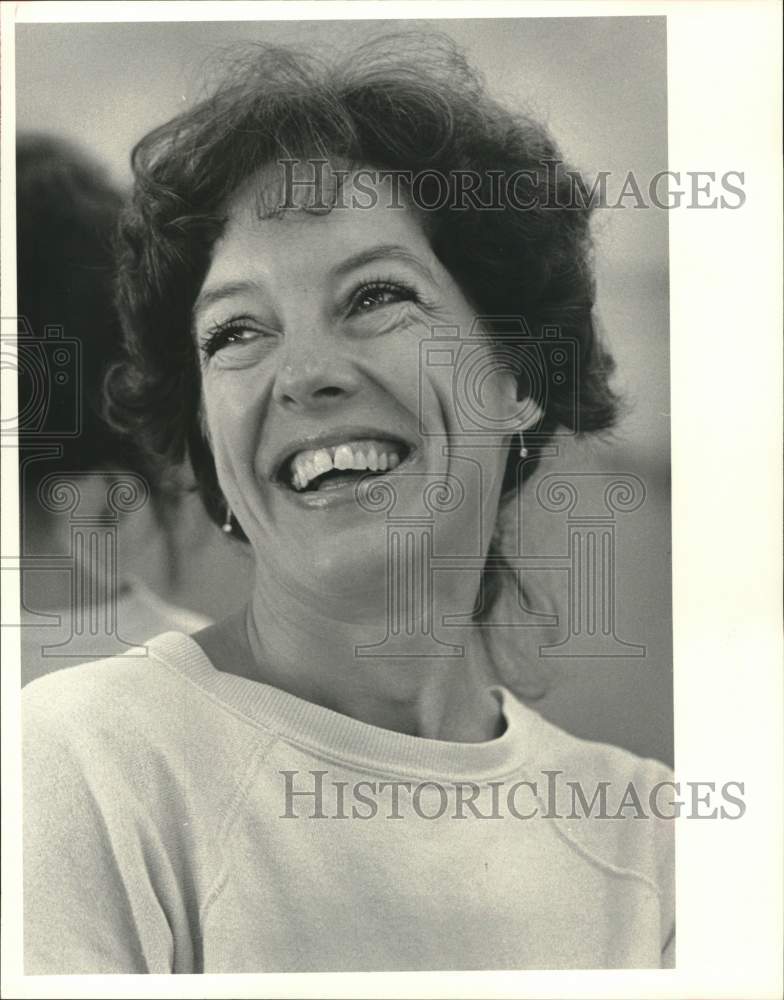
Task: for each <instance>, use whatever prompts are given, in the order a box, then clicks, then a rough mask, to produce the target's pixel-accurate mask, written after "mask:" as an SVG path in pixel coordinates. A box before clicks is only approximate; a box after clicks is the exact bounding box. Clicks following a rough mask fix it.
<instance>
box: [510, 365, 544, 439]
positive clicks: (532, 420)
mask: <svg viewBox="0 0 784 1000" xmlns="http://www.w3.org/2000/svg"><path fill="white" fill-rule="evenodd" d="M499 378H500V392H501V400H502V408H503V416H504V418H505V419H506V420H509V421H514V424H515V430H518V431H526V430H529V429H530V428H531V427H535V426H536V425H537V424H538V423H540V422H541V420H542V417H543V416H544V409H543V407H542V406H541V405H540V404H539V403H538V402H537V401H536V400H535V399H534V398H533V396H520V385H519V382H518V380H517V378H516V377H515V374H514V372H512V371H504V372H503V373H501V374H500V376H499Z"/></svg>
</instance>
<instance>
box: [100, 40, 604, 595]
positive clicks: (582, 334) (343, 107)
mask: <svg viewBox="0 0 784 1000" xmlns="http://www.w3.org/2000/svg"><path fill="white" fill-rule="evenodd" d="M310 157H321V158H327V159H328V160H331V161H333V162H334V161H337V162H340V163H346V164H349V165H357V166H360V165H361V166H369V167H375V168H379V169H385V170H395V171H410V172H411V173H412V174H413V175H416V174H421V173H422V172H423V171H429V172H432V174H435V173H437V174H438V175H440V176H456V174H457V172H458V171H462V172H472V173H473V174H474V175H475V176H476V177H478V178H479V186H478V187H476V188H475V189H474V194H475V197H476V199H477V203H476V204H475V205H473V206H472V204H471V200H470V199H466V201H465V203H464V204H463V205H461V207H460V208H459V209H455V208H450V207H449V205H448V204H447V205H445V206H444V207H443V208H440V209H439V208H436V209H434V210H433V211H431V212H429V213H428V217H427V227H428V234H429V237H430V241H431V245H432V247H433V250H434V252H435V254H436V255H437V256H438V258H439V260H440V261H441V263H442V264H443V265H444V267H445V268H446V269H447V270H448V271H449V272H450V273H451V275H452V276H453V277H454V279H455V280H456V282H457V283H458V285H459V286H460V287H461V289H462V291H463V293H464V295H465V296H466V298H467V300H468V301H470V302H471V303H472V305H473V306H474V307H475V308H476V310H477V313H478V314H481V315H483V316H488V315H491V316H506V317H510V316H511V317H523V318H524V319H525V323H526V326H527V328H528V330H529V331H530V332H531V333H532V335H533V336H534V337H537V336H538V335H539V334H540V332H541V331H542V329H543V328H559V329H560V334H561V337H562V338H568V339H570V340H571V341H572V342H573V343H574V344H575V345H576V349H575V355H574V359H573V360H574V363H573V366H572V369H573V370H572V371H571V372H569V373H568V374H567V377H565V378H564V379H563V382H562V384H561V386H560V387H559V386H556V385H551V386H550V391H549V393H548V396H547V399H546V401H545V413H544V418H543V420H542V422H541V424H540V425H539V426H538V427H537V428H535V429H534V430H535V433H534V435H533V437H532V438H531V441H532V443H535V444H538V445H540V444H544V443H545V442H546V440H547V439H548V437H549V436H550V435H551V434H552V433H553V431H554V430H555V429H556V428H557V427H558V426H559V425H560V426H563V425H566V426H567V427H569V428H570V429H572V430H574V431H580V432H585V431H596V430H601V429H604V428H607V427H609V426H610V425H611V424H612V422H613V419H614V416H615V407H616V399H615V396H614V395H613V393H612V391H611V390H610V388H609V385H608V378H609V375H610V373H611V370H612V363H611V359H610V357H609V356H608V354H607V353H606V352H605V350H604V349H603V348H602V346H601V344H600V343H599V340H598V339H597V334H596V330H595V326H594V319H593V315H592V309H593V305H594V297H595V290H594V281H593V273H592V264H591V246H590V236H589V214H590V206H589V205H588V204H587V203H585V200H583V201H580V200H579V199H578V200H577V201H575V197H574V195H575V188H574V182H573V177H574V175H572V179H571V180H570V178H569V175H568V174H567V173H566V172H565V171H564V170H555V171H554V170H553V169H552V167H553V164H554V163H558V162H560V156H559V152H558V149H557V147H556V145H555V143H554V142H553V140H552V139H551V138H550V136H549V135H548V134H547V132H546V131H545V130H544V129H543V128H542V126H541V125H539V124H538V123H537V122H535V121H533V120H532V119H531V118H529V117H526V116H525V115H522V114H513V113H511V112H510V111H508V110H506V109H505V108H503V107H502V106H500V105H499V104H498V103H496V102H495V101H494V100H492V99H491V98H489V97H488V96H487V95H486V94H485V92H484V89H483V85H482V82H481V80H480V78H479V77H478V75H477V74H476V73H475V72H473V71H472V70H471V69H470V67H469V66H468V65H467V63H466V61H465V59H464V58H463V56H462V55H461V54H460V52H459V51H458V50H457V49H456V48H455V46H454V44H453V43H452V42H451V40H449V39H448V38H445V37H444V36H441V35H425V36H423V35H421V34H419V35H406V36H399V35H395V36H391V37H390V36H384V37H381V38H377V39H375V40H373V41H372V42H370V43H367V44H365V45H364V46H362V47H361V48H359V49H358V50H356V51H354V52H352V53H351V55H350V56H349V57H348V58H346V59H344V60H340V61H337V62H333V63H331V64H327V63H326V62H322V61H321V60H319V59H317V58H315V57H313V56H307V55H303V54H300V53H297V52H293V51H292V50H290V49H285V48H277V47H268V46H252V47H251V48H249V49H248V50H247V51H246V50H243V51H242V52H241V53H240V54H239V55H236V56H235V57H234V58H233V59H232V63H231V70H230V72H229V73H228V74H227V75H226V76H225V78H224V79H223V81H222V82H221V83H220V85H219V86H218V87H217V89H216V90H215V91H214V93H213V94H212V95H211V96H210V97H208V98H207V99H205V100H203V101H202V102H201V103H200V104H198V105H197V106H196V107H194V108H192V109H191V110H189V111H186V112H184V113H183V114H181V115H179V116H178V117H176V118H174V119H173V120H172V121H170V122H168V123H166V124H165V125H162V126H161V127H159V128H157V129H155V130H154V131H153V132H151V133H150V134H149V135H147V136H146V137H145V138H144V139H142V140H141V142H139V143H138V145H137V146H136V147H135V149H134V150H133V154H132V166H133V171H134V175H135V185H134V189H133V195H132V198H131V200H130V203H129V204H128V206H127V208H126V210H125V212H124V214H123V216H122V220H121V225H120V232H119V274H118V303H119V309H120V314H121V317H122V321H123V325H124V330H125V337H126V346H127V360H126V362H125V363H124V364H123V365H122V366H120V367H119V368H117V369H115V371H114V372H113V373H112V377H111V378H110V380H109V384H108V389H109V394H108V396H109V401H110V405H109V414H110V416H111V418H112V419H113V421H114V422H115V423H116V424H119V425H121V426H123V427H124V428H126V429H127V430H130V431H131V432H132V433H133V434H134V436H135V438H136V440H141V441H144V442H145V443H146V445H147V447H148V448H149V449H150V450H151V452H152V453H153V454H155V455H157V456H159V457H160V458H161V459H163V460H165V461H168V462H172V461H181V460H183V459H185V458H189V459H190V461H191V463H192V466H193V470H194V473H195V476H196V479H197V482H198V484H199V488H200V491H201V494H202V497H203V499H204V502H205V505H206V507H207V510H208V512H209V513H210V515H211V516H212V517H213V519H215V520H216V521H217V522H218V523H220V522H221V521H222V520H223V518H224V515H225V507H224V504H223V499H222V494H221V491H220V487H219V486H218V482H217V478H216V474H215V466H214V463H213V459H212V455H211V453H210V449H209V447H208V445H207V443H206V441H205V438H204V436H203V433H202V423H201V419H200V374H199V364H198V359H197V350H196V347H195V345H194V342H193V338H192V335H191V311H192V307H193V304H194V301H195V299H196V296H197V293H198V291H199V289H200V286H201V284H202V282H203V280H204V277H205V275H206V271H207V268H208V265H209V260H210V254H211V249H212V246H213V244H214V243H215V240H216V239H217V238H218V236H219V235H220V233H221V231H222V228H223V226H224V224H225V221H226V210H225V205H226V202H227V199H228V197H229V196H230V195H231V194H232V193H233V192H234V191H235V190H236V189H237V187H238V186H239V185H240V184H241V183H242V182H243V181H244V180H246V179H247V178H248V177H249V176H250V175H252V174H253V173H254V172H256V171H257V170H258V169H259V168H260V167H262V166H265V165H269V164H274V163H276V162H279V161H281V160H283V159H287V160H290V159H292V158H301V159H305V158H310ZM520 171H523V172H524V173H523V174H519V173H518V176H519V177H520V178H521V179H524V182H525V185H526V187H525V193H524V197H525V203H526V205H530V207H525V208H524V209H523V210H521V208H520V201H521V190H522V189H521V187H520V186H517V187H516V189H515V193H516V195H517V198H518V200H517V202H515V203H510V202H509V201H508V200H507V196H508V195H509V191H507V190H506V189H505V188H504V185H503V184H501V185H498V181H497V178H498V177H509V176H511V175H513V174H515V173H517V172H520ZM490 172H492V173H490ZM432 174H431V176H432ZM494 178H495V179H494ZM494 185H495V187H494ZM494 191H496V192H498V193H497V194H493V192H494ZM499 194H500V197H501V199H502V200H501V202H500V204H499V203H496V207H495V209H494V210H486V209H483V208H482V207H481V205H482V204H487V203H488V202H489V201H490V200H491V199H492V198H493V197H495V198H497V197H498V196H499ZM420 199H421V201H422V202H424V203H425V204H430V203H431V195H429V194H427V192H426V191H425V189H422V190H421V191H420ZM442 200H443V199H442ZM559 206H562V207H559ZM486 326H489V329H490V335H491V336H492V328H493V324H492V323H489V324H486ZM534 464H535V462H534V461H532V460H531V459H529V460H528V461H527V462H525V463H522V465H521V463H520V460H519V455H518V453H517V451H516V449H514V448H512V449H511V451H510V457H509V462H508V466H507V472H506V479H505V483H504V488H505V492H507V493H511V492H512V491H514V490H516V489H517V488H518V487H519V485H520V482H521V481H522V479H524V478H525V477H526V476H527V475H529V474H530V472H531V471H532V469H533V466H534ZM491 575H493V576H494V575H495V574H491ZM495 589H496V587H494V586H493V585H492V583H489V586H488V588H487V590H488V593H487V594H486V595H485V599H484V603H485V609H484V610H485V611H486V610H487V609H488V607H489V606H490V604H492V597H493V592H494V591H495ZM488 598H489V599H488Z"/></svg>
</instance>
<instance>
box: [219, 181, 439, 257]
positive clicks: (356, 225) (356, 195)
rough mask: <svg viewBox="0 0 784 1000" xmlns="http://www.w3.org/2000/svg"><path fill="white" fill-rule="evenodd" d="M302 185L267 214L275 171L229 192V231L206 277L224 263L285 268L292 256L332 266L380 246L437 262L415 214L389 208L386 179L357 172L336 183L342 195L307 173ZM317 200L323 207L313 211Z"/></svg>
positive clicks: (400, 207)
mask: <svg viewBox="0 0 784 1000" xmlns="http://www.w3.org/2000/svg"><path fill="white" fill-rule="evenodd" d="M271 171H273V173H272V174H271V173H270V172H271ZM299 179H300V181H301V182H302V185H303V186H302V187H301V188H296V189H294V190H293V193H294V194H295V195H296V196H297V198H298V200H295V201H293V202H289V203H288V204H281V203H278V204H277V209H276V210H275V211H270V210H269V205H270V194H271V192H272V191H273V190H274V188H275V186H276V185H275V179H274V168H271V167H266V168H264V171H263V172H261V171H259V172H258V173H257V174H255V175H254V176H253V177H252V178H249V179H248V180H247V181H246V182H245V183H244V184H243V185H242V186H241V187H240V188H238V189H237V190H236V191H235V192H234V194H233V195H232V196H231V198H230V199H229V200H228V201H227V203H226V225H225V227H224V230H223V233H222V235H221V237H220V239H219V240H218V241H217V243H216V245H215V248H214V251H213V255H212V262H213V268H211V270H214V269H215V268H217V267H219V266H220V262H221V259H222V258H228V257H231V258H236V259H238V260H239V259H241V258H245V259H246V260H248V261H249V262H250V261H255V262H256V263H257V264H259V265H260V264H262V263H267V262H268V263H269V264H270V266H274V264H275V262H276V261H277V262H281V263H282V262H283V261H284V260H285V261H287V263H288V264H289V265H290V264H291V263H292V261H291V259H290V258H292V256H294V257H295V258H296V259H297V260H298V261H304V260H308V261H310V262H312V263H313V264H318V263H320V262H322V261H324V262H327V261H328V262H330V263H333V264H334V263H335V261H337V260H338V259H340V258H343V257H351V256H355V255H357V254H362V253H363V252H368V253H370V252H371V251H372V250H373V248H375V247H378V246H387V247H397V248H399V249H402V250H403V251H408V252H409V253H410V255H411V256H412V257H414V258H418V259H419V260H421V262H422V263H423V264H428V263H432V262H433V261H434V255H433V253H432V250H431V248H430V243H429V240H428V238H427V235H426V233H425V228H424V225H423V222H422V219H421V217H420V213H418V212H417V211H416V210H414V209H413V208H411V207H410V206H409V205H406V204H405V203H401V202H400V201H398V202H396V203H392V202H391V200H390V199H389V197H387V194H388V192H386V191H385V186H384V182H383V180H380V181H376V180H375V179H374V178H372V177H371V175H370V173H369V172H368V173H367V174H366V175H363V176H360V175H358V174H357V172H356V171H354V172H353V173H352V174H348V175H347V176H346V177H345V178H343V179H341V180H340V190H339V191H338V190H337V188H336V187H334V186H333V187H332V188H331V189H330V190H329V191H328V193H326V194H325V193H324V191H323V190H321V191H319V189H317V188H314V186H313V184H312V183H311V182H313V174H312V173H310V172H307V171H306V172H304V173H300V175H299ZM335 195H337V197H335ZM314 197H316V198H323V200H322V201H321V202H320V203H318V204H316V205H315V206H314V204H313V199H314ZM320 205H324V206H326V207H324V208H321V207H320ZM393 256H394V254H393ZM227 263H229V262H228V261H227Z"/></svg>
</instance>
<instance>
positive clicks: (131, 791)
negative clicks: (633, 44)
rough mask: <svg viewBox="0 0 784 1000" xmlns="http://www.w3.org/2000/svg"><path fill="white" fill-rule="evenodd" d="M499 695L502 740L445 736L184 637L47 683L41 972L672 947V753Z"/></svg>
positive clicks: (34, 750)
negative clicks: (661, 813)
mask: <svg viewBox="0 0 784 1000" xmlns="http://www.w3.org/2000/svg"><path fill="white" fill-rule="evenodd" d="M494 692H495V695H496V697H497V698H498V699H499V701H500V702H501V706H502V710H503V714H504V717H505V719H506V724H507V727H506V730H505V732H504V733H503V735H502V736H500V737H499V738H497V739H494V740H491V741H489V742H486V743H450V742H445V741H440V740H429V739H422V738H418V737H413V736H407V735H403V734H400V733H396V732H391V731H389V730H385V729H380V728H377V727H375V726H369V725H366V724H365V723H361V722H357V721H356V720H354V719H351V718H348V717H347V716H343V715H340V714H338V713H336V712H332V711H330V710H328V709H324V708H321V707H319V706H317V705H313V704H310V703H308V702H305V701H302V700H300V699H298V698H295V697H293V696H292V695H289V694H287V693H285V692H282V691H280V690H277V689H275V688H272V687H269V686H267V685H265V684H261V683H258V682H256V681H250V680H247V679H244V678H241V677H238V676H235V675H233V674H228V673H222V672H219V671H218V670H216V669H215V667H213V665H212V664H211V663H210V661H209V660H208V659H207V657H206V656H205V654H204V653H203V651H202V650H201V648H200V647H199V646H198V644H197V643H196V642H195V641H194V640H193V639H191V638H189V637H187V636H185V635H182V634H180V633H167V634H165V635H162V636H159V637H158V638H157V639H155V640H153V641H152V643H151V644H150V646H149V655H148V656H147V658H144V659H142V658H139V657H135V656H130V655H128V656H121V657H116V658H114V659H109V660H103V661H99V662H97V663H90V664H86V665H84V666H80V667H75V668H72V669H68V670H64V671H60V672H58V673H55V674H52V675H50V676H48V677H45V678H42V679H40V680H37V681H34V682H33V683H32V684H30V685H29V686H28V687H27V688H26V689H25V691H24V695H23V698H24V705H25V720H24V737H25V786H24V803H25V842H24V876H25V963H26V965H25V971H26V972H27V973H28V974H44V973H50V974H56V973H98V972H103V973H105V972H128V973H131V972H306V971H350V970H367V971H372V970H425V969H428V970H433V969H567V968H656V967H659V966H660V965H665V966H667V965H671V964H672V962H673V958H674V934H673V924H674V891H673V829H672V823H671V822H669V821H667V820H663V819H657V818H656V817H655V815H654V812H655V811H656V810H653V811H652V809H651V806H650V803H651V802H655V801H657V799H656V795H657V785H658V784H659V783H661V782H666V781H668V779H669V777H670V774H669V772H668V770H667V769H666V768H665V767H664V765H662V764H659V763H657V762H655V761H650V760H641V759H639V758H637V757H634V756H633V755H632V754H629V753H627V752H626V751H623V750H620V749H618V748H616V747H612V746H607V745H603V744H598V743H590V742H586V741H583V740H578V739H576V738H575V737H573V736H570V735H568V734H566V733H565V732H563V731H561V730H559V729H557V728H556V727H555V726H553V725H551V724H550V723H548V722H546V721H545V720H543V719H542V718H541V717H540V716H539V715H538V714H537V713H535V712H533V711H532V710H531V709H530V708H527V707H526V706H524V705H523V704H522V703H520V702H519V701H517V700H516V699H515V698H514V697H513V696H512V695H511V694H509V692H507V691H505V690H503V689H501V688H496V689H494ZM570 782H571V784H570ZM576 783H579V793H578V792H577V791H576V787H577V785H576ZM601 783H605V784H601ZM630 783H631V786H632V792H630V791H629V787H630ZM581 795H582V798H581ZM594 795H596V796H597V797H596V799H594ZM602 796H604V797H605V802H604V804H603V803H602V801H601V799H602ZM635 797H636V802H635ZM592 799H593V800H594V801H593V803H592ZM658 801H659V802H660V805H661V807H662V809H663V810H665V811H666V806H665V803H666V802H667V798H666V795H662V796H660V797H659V800H658ZM624 803H625V804H624ZM641 810H642V813H641ZM599 812H601V813H602V815H603V817H604V818H601V817H600V816H598V815H597V813H599ZM588 813H590V816H589V815H588Z"/></svg>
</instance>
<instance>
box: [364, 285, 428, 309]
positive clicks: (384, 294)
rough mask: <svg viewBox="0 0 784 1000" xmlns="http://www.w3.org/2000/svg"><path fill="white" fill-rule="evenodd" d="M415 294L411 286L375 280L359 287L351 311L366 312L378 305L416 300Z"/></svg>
mask: <svg viewBox="0 0 784 1000" xmlns="http://www.w3.org/2000/svg"><path fill="white" fill-rule="evenodd" d="M416 301H417V295H416V292H415V291H414V290H413V289H412V288H406V287H404V286H403V285H393V284H389V283H386V282H377V283H373V284H371V285H365V286H364V287H363V288H360V289H359V291H358V292H357V293H356V295H355V296H354V298H353V301H352V304H351V311H352V312H367V311H368V310H369V309H378V308H379V307H380V306H388V305H394V304H395V303H397V302H416Z"/></svg>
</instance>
